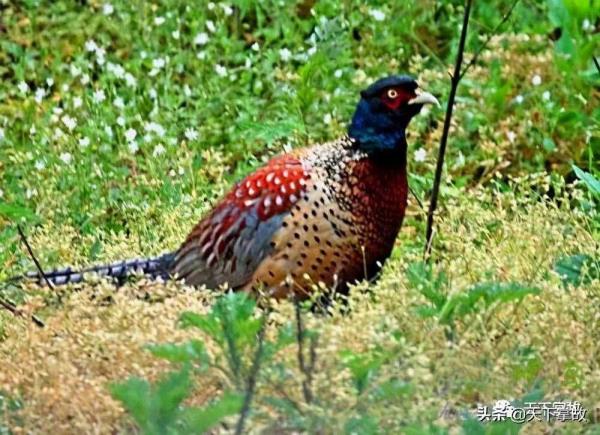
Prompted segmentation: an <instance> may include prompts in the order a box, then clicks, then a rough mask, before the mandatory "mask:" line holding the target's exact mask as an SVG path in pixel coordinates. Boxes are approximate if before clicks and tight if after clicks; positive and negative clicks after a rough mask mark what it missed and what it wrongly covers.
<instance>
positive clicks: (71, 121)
mask: <svg viewBox="0 0 600 435" xmlns="http://www.w3.org/2000/svg"><path fill="white" fill-rule="evenodd" d="M60 120H61V121H62V123H63V124H64V125H65V127H67V128H68V129H69V131H73V130H74V129H75V127H77V120H76V119H75V118H72V117H70V116H69V115H65V116H63V117H62V118H61V119H60Z"/></svg>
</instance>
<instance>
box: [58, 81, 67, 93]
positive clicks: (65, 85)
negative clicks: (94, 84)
mask: <svg viewBox="0 0 600 435" xmlns="http://www.w3.org/2000/svg"><path fill="white" fill-rule="evenodd" d="M60 90H61V91H63V92H64V93H65V94H66V93H67V92H69V84H68V83H63V84H62V86H61V87H60Z"/></svg>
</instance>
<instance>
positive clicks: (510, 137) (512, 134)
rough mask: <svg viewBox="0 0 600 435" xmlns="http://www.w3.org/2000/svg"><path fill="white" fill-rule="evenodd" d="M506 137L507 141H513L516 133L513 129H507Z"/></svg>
mask: <svg viewBox="0 0 600 435" xmlns="http://www.w3.org/2000/svg"><path fill="white" fill-rule="evenodd" d="M506 138H507V139H508V141H509V142H510V143H514V142H515V139H516V138H517V133H515V132H514V131H512V130H508V131H507V132H506Z"/></svg>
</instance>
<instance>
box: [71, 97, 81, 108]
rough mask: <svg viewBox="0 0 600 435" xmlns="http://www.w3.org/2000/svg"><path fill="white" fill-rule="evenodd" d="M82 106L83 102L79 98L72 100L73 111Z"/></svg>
mask: <svg viewBox="0 0 600 435" xmlns="http://www.w3.org/2000/svg"><path fill="white" fill-rule="evenodd" d="M82 104H83V100H82V99H81V97H74V98H73V108H74V109H78V108H80V107H81V105H82Z"/></svg>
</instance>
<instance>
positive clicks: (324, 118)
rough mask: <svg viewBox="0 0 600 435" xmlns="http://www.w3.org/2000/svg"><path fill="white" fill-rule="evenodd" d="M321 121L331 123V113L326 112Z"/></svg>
mask: <svg viewBox="0 0 600 435" xmlns="http://www.w3.org/2000/svg"><path fill="white" fill-rule="evenodd" d="M323 122H324V123H325V124H331V113H326V114H325V115H324V116H323Z"/></svg>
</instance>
